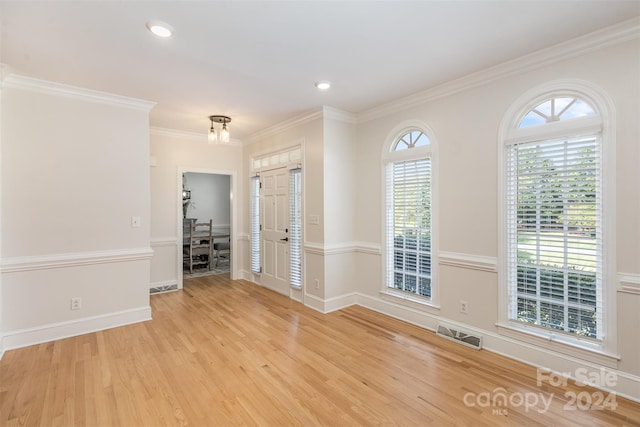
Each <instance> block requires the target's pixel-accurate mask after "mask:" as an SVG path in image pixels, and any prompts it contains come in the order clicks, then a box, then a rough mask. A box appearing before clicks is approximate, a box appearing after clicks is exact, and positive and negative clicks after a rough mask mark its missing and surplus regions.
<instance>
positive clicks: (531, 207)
mask: <svg viewBox="0 0 640 427" xmlns="http://www.w3.org/2000/svg"><path fill="white" fill-rule="evenodd" d="M595 115H596V113H595V109H594V107H593V106H592V105H590V104H589V103H588V102H586V101H584V100H582V99H579V98H576V97H570V96H558V97H552V98H550V99H545V100H544V101H543V102H541V103H539V104H538V105H536V107H534V108H533V109H531V110H530V111H528V112H527V113H526V114H525V115H524V116H523V119H522V120H521V121H520V122H519V125H518V128H519V129H525V128H526V132H527V133H526V134H523V135H527V136H526V137H520V138H512V139H511V140H507V142H506V145H505V156H504V159H505V168H506V169H505V171H506V173H505V178H506V187H505V190H506V194H505V196H506V198H505V201H506V205H507V206H506V228H507V230H506V245H507V250H506V268H507V272H506V273H507V286H508V311H509V313H508V318H509V321H511V322H514V323H515V324H520V325H522V326H532V327H535V328H539V329H540V330H546V331H547V332H549V333H553V334H563V335H566V336H569V337H576V338H578V337H579V338H581V339H591V340H596V341H598V340H601V339H602V337H603V319H604V317H603V314H604V306H603V264H602V262H603V252H602V248H603V239H604V236H603V227H602V223H603V203H602V196H603V193H602V188H603V185H602V135H601V131H600V127H599V126H598V125H594V124H596V121H594V120H592V119H593V117H592V116H595ZM584 119H586V120H584ZM557 122H566V123H564V124H563V125H562V126H558V123H557ZM548 125H552V126H555V128H554V127H549V126H548ZM545 127H547V128H546V129H552V130H553V132H548V131H547V130H545ZM557 129H560V130H561V132H558V131H557Z"/></svg>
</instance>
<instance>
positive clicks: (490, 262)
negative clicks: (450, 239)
mask: <svg viewBox="0 0 640 427" xmlns="http://www.w3.org/2000/svg"><path fill="white" fill-rule="evenodd" d="M438 262H439V264H440V265H446V266H450V267H460V268H467V269H471V270H479V271H487V272H490V273H496V272H497V271H498V268H497V265H498V259H497V258H496V257H487V256H479V255H470V254H463V253H457V252H442V251H441V252H439V253H438Z"/></svg>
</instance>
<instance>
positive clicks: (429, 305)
mask: <svg viewBox="0 0 640 427" xmlns="http://www.w3.org/2000/svg"><path fill="white" fill-rule="evenodd" d="M380 295H381V296H382V298H383V299H385V300H388V301H393V302H394V303H397V304H400V305H404V306H406V307H410V308H413V309H416V310H420V311H427V312H429V313H432V314H439V313H440V306H438V305H435V304H434V303H433V302H432V301H430V300H427V299H426V298H420V297H413V296H411V295H406V294H403V293H400V292H393V291H391V290H384V291H381V292H380Z"/></svg>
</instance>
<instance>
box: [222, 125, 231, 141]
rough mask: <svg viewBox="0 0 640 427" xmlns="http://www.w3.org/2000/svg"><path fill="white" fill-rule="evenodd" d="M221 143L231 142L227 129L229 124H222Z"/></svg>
mask: <svg viewBox="0 0 640 427" xmlns="http://www.w3.org/2000/svg"><path fill="white" fill-rule="evenodd" d="M220 141H221V142H229V130H228V129H227V124H226V123H223V124H222V130H221V131H220Z"/></svg>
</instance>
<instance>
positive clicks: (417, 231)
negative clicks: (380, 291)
mask: <svg viewBox="0 0 640 427" xmlns="http://www.w3.org/2000/svg"><path fill="white" fill-rule="evenodd" d="M430 145H431V142H430V140H429V138H428V137H427V135H425V134H424V133H423V132H422V131H420V130H418V129H411V130H409V131H405V132H404V133H402V134H401V135H400V137H399V138H397V139H396V141H395V142H394V144H393V145H392V146H391V153H390V154H389V155H388V156H387V160H386V173H385V177H386V178H385V179H386V189H385V193H386V236H387V245H386V246H387V256H386V266H387V268H386V272H387V274H386V276H387V277H386V286H387V288H388V289H390V290H393V291H394V292H401V293H402V294H405V295H408V296H414V297H418V298H423V299H427V300H430V299H431V297H432V214H431V213H432V203H431V202H432V180H431V147H430Z"/></svg>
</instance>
